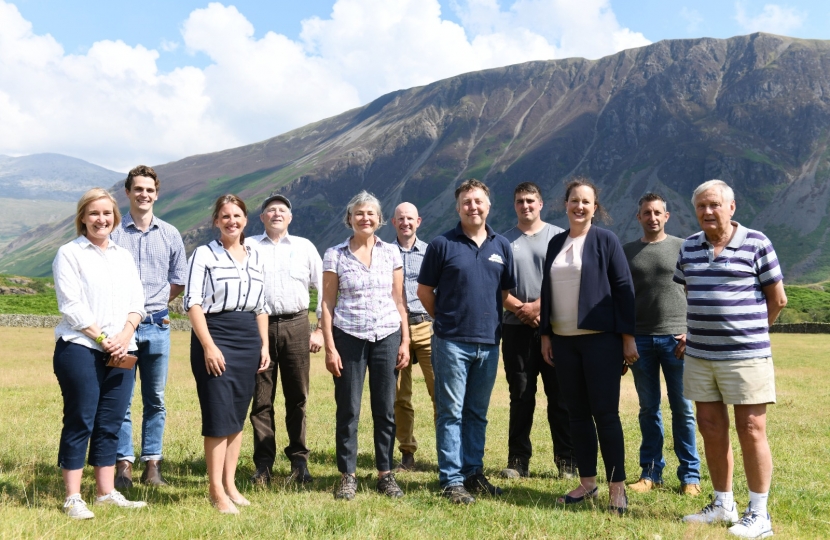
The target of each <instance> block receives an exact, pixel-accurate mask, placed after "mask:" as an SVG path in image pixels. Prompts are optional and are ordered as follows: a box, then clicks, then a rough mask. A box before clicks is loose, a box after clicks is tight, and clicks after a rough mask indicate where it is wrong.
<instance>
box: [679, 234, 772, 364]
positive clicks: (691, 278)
mask: <svg viewBox="0 0 830 540" xmlns="http://www.w3.org/2000/svg"><path fill="white" fill-rule="evenodd" d="M732 225H733V226H734V227H736V229H737V230H736V231H735V234H734V236H733V237H732V240H730V241H729V244H728V245H727V246H726V247H724V248H723V251H721V253H720V255H718V256H717V257H715V250H714V247H713V246H712V245H711V244H710V243H709V242H707V241H706V235H705V234H704V233H703V232H702V231H701V232H698V233H696V234H693V235H692V236H690V237H688V238H687V239H686V240H684V242H683V245H682V246H681V248H680V254H679V255H678V258H677V266H676V268H675V271H674V281H676V282H677V283H680V284H681V285H685V286H686V298H687V308H686V321H687V325H688V331H687V334H686V354H688V355H689V356H693V357H695V358H702V359H704V360H743V359H747V358H764V357H767V356H772V351H771V350H770V342H769V326H768V325H767V322H768V321H767V303H766V297H765V296H764V292H763V287H765V286H767V285H771V284H773V283H776V282H778V281H781V280H782V279H784V276H783V275H782V274H781V267H780V266H779V265H778V258H777V257H776V255H775V250H774V249H773V248H772V243H771V242H770V241H769V239H768V238H767V237H766V236H764V234H763V233H761V232H758V231H754V230H752V229H747V228H746V227H744V226H743V225H741V224H740V223H737V222H735V221H733V222H732Z"/></svg>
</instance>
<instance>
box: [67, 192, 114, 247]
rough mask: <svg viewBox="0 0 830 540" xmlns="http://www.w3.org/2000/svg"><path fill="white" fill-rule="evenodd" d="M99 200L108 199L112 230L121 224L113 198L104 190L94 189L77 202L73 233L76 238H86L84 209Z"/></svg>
mask: <svg viewBox="0 0 830 540" xmlns="http://www.w3.org/2000/svg"><path fill="white" fill-rule="evenodd" d="M99 199H109V201H110V202H111V203H112V214H113V217H114V219H113V222H112V228H113V229H115V228H116V227H118V225H120V224H121V210H119V209H118V203H117V202H115V197H113V196H112V194H111V193H110V192H109V191H107V190H106V189H104V188H99V187H95V188H92V189H90V190H89V191H87V192H86V193H84V194H83V195H82V196H81V199H80V200H79V201H78V208H77V211H76V212H75V232H76V233H77V234H78V236H86V223H84V215H85V214H86V207H87V206H89V205H90V203H93V202H95V201H97V200H99Z"/></svg>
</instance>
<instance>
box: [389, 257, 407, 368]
mask: <svg viewBox="0 0 830 540" xmlns="http://www.w3.org/2000/svg"><path fill="white" fill-rule="evenodd" d="M392 300H393V301H394V302H395V306H396V307H397V308H398V313H399V314H400V316H401V345H400V347H398V360H397V362H396V364H395V368H396V369H399V370H400V369H404V368H405V367H406V366H408V365H409V320H408V318H407V314H406V302H405V301H404V298H403V268H398V269H396V270H394V271H393V272H392Z"/></svg>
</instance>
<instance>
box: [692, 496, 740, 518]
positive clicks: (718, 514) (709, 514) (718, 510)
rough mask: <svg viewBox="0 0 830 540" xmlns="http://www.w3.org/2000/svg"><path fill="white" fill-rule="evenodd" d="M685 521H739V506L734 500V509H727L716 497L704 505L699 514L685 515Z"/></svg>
mask: <svg viewBox="0 0 830 540" xmlns="http://www.w3.org/2000/svg"><path fill="white" fill-rule="evenodd" d="M683 521H684V522H686V523H715V522H718V521H726V522H729V523H737V521H738V508H737V506H736V505H735V503H734V502H733V503H732V509H727V508H726V507H724V506H723V503H721V501H720V500H717V499H716V500H714V501H712V502H710V503H709V504H707V505H706V506H704V507H703V510H701V511H700V512H698V513H697V514H689V515H688V516H685V517H684V518H683Z"/></svg>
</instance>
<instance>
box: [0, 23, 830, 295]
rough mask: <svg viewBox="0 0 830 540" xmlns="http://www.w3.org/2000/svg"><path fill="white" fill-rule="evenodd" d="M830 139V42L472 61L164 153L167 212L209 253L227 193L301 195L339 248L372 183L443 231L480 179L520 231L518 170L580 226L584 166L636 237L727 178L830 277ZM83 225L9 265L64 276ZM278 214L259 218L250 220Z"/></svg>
mask: <svg viewBox="0 0 830 540" xmlns="http://www.w3.org/2000/svg"><path fill="white" fill-rule="evenodd" d="M829 140H830V41H817V40H801V39H793V38H788V37H782V36H774V35H769V34H753V35H750V36H740V37H734V38H730V39H726V40H720V39H709V38H703V39H688V40H672V41H661V42H659V43H655V44H653V45H649V46H647V47H642V48H638V49H631V50H627V51H622V52H620V53H618V54H615V55H612V56H608V57H605V58H601V59H599V60H586V59H581V58H570V59H564V60H551V61H540V62H529V63H525V64H520V65H515V66H508V67H504V68H499V69H491V70H486V71H481V72H475V73H467V74H464V75H459V76H457V77H452V78H449V79H445V80H442V81H438V82H436V83H433V84H430V85H427V86H423V87H418V88H412V89H409V90H401V91H397V92H393V93H391V94H387V95H385V96H383V97H381V98H378V99H377V100H375V101H373V102H372V103H370V104H368V105H366V106H365V107H361V108H358V109H354V110H351V111H347V112H345V113H343V114H341V115H339V116H336V117H333V118H329V119H326V120H322V121H320V122H316V123H314V124H310V125H308V126H305V127H303V128H300V129H297V130H294V131H291V132H289V133H285V134H283V135H280V136H278V137H275V138H273V139H269V140H267V141H263V142H260V143H257V144H252V145H249V146H244V147H241V148H235V149H232V150H226V151H223V152H216V153H213V154H205V155H198V156H192V157H188V158H185V159H182V160H180V161H177V162H173V163H168V164H165V165H160V166H158V167H156V170H157V171H158V172H159V175H160V178H161V180H162V189H161V198H160V200H159V202H158V204H157V207H158V214H159V215H160V216H161V217H162V218H164V219H167V220H169V221H171V222H172V223H174V224H175V225H176V226H178V227H179V228H180V229H181V230H182V231H184V236H185V240H186V243H187V244H188V248H189V249H191V248H192V247H193V246H195V245H196V244H198V243H201V242H204V241H205V240H206V239H207V238H209V237H211V235H212V232H211V230H210V219H209V213H210V205H211V203H212V202H213V200H215V198H216V197H217V196H218V195H220V194H222V193H226V192H233V193H237V194H239V195H240V196H242V197H243V198H244V199H245V200H246V201H247V202H248V203H249V207H251V208H252V209H254V214H255V213H256V208H257V206H258V205H259V203H260V202H261V201H262V200H264V198H265V197H266V196H268V195H269V194H271V193H275V192H280V193H284V194H285V195H287V196H288V197H290V198H291V200H292V202H293V204H294V221H293V224H292V229H291V230H292V233H294V234H298V235H302V236H306V237H308V238H310V239H311V240H312V241H313V242H314V243H315V244H316V245H317V247H318V248H319V249H320V251H321V252H322V251H323V250H324V249H325V248H326V247H328V246H331V245H333V244H335V243H336V242H339V241H342V240H343V239H344V238H345V237H346V236H347V234H348V231H347V230H346V229H344V228H343V225H342V224H341V216H342V212H343V210H344V207H345V204H346V202H347V201H348V199H349V198H350V197H351V196H352V195H354V194H355V193H356V192H357V191H359V190H360V189H367V190H369V191H371V192H374V193H375V194H376V195H378V196H379V197H380V198H381V199H382V201H383V203H384V210H385V212H387V213H391V212H392V210H393V209H394V207H395V205H396V204H398V203H399V202H400V201H402V200H408V201H411V202H413V203H415V204H416V205H418V206H419V208H420V209H421V214H422V216H423V217H424V224H423V226H422V229H421V231H422V233H423V234H422V236H423V237H425V238H427V239H429V238H431V237H432V236H434V235H435V234H437V233H438V232H441V231H443V230H446V229H447V228H449V227H451V226H453V225H454V224H455V222H456V221H457V215H456V214H455V210H454V201H453V198H452V192H453V190H454V188H455V187H456V185H457V184H458V183H459V182H460V181H462V180H463V179H465V178H468V177H476V178H479V179H481V180H484V181H485V182H486V183H487V184H488V185H489V186H490V187H491V189H492V191H493V208H492V211H491V219H490V223H491V224H492V225H493V226H494V228H495V229H496V230H502V231H503V230H506V229H507V228H509V227H510V226H511V225H512V224H513V223H514V221H515V214H514V212H513V207H512V191H513V188H514V186H515V185H516V184H517V183H519V182H522V181H527V180H532V181H534V182H537V183H538V184H540V185H541V186H542V187H543V193H544V196H545V198H546V206H545V213H544V214H543V215H544V217H545V218H546V219H548V220H549V221H552V222H553V223H557V224H559V225H563V224H564V223H565V217H564V214H563V212H562V202H561V199H562V196H563V191H562V183H563V181H564V180H565V179H566V178H568V177H569V176H571V175H574V174H583V175H587V176H589V177H591V178H592V179H594V181H595V182H596V183H597V184H598V185H599V186H600V188H601V189H602V195H601V200H602V202H603V203H604V204H605V205H606V206H607V208H608V210H609V212H610V214H611V215H612V216H613V218H614V223H613V225H611V226H610V228H611V229H613V230H614V231H615V232H617V234H618V235H619V236H620V237H621V239H622V240H624V241H627V240H631V239H634V238H636V237H637V236H638V235H639V228H638V225H637V223H636V221H635V219H634V213H635V210H636V207H635V206H636V201H637V199H638V198H639V197H640V195H642V193H643V192H645V191H648V190H655V191H659V192H661V193H662V194H663V195H664V196H665V197H666V198H667V199H668V200H669V202H670V205H669V209H670V211H671V213H672V217H671V220H670V221H669V224H668V230H669V232H670V233H672V234H676V235H679V236H685V235H687V234H690V233H692V232H694V231H695V230H696V229H697V222H696V220H695V217H694V214H693V212H692V208H691V204H690V202H689V198H690V196H691V192H692V190H693V189H694V187H695V186H696V185H698V184H699V183H700V182H702V181H704V180H707V179H710V178H721V179H723V180H726V181H727V182H729V183H730V184H731V185H733V186H734V188H735V190H736V193H737V203H738V211H737V214H736V219H738V220H739V221H740V222H742V223H743V224H745V225H748V226H752V227H755V228H759V229H762V230H763V231H765V232H766V233H767V234H768V235H769V236H770V237H771V238H772V239H773V242H774V243H775V246H776V249H777V250H778V252H779V256H780V257H781V259H782V261H783V264H784V269H785V274H786V277H787V280H788V282H798V281H801V282H816V281H821V280H824V279H827V278H828V277H830V244H828V241H830V238H828V230H829V228H830V217H828V203H830V149H829V148H828V141H829ZM116 193H117V196H119V197H121V199H120V200H121V201H122V202H124V203H126V200H125V199H124V197H123V190H122V189H120V188H116ZM125 206H126V204H125ZM70 223H71V221H70V220H67V221H66V222H65V223H64V224H62V225H61V226H58V227H55V226H44V227H42V228H41V229H40V230H36V231H32V232H30V233H27V234H26V235H24V236H22V237H21V238H18V239H17V240H15V241H14V242H13V243H12V244H10V245H9V246H8V247H7V248H6V250H5V251H4V252H3V253H2V256H1V257H0V271H2V272H14V273H18V274H27V275H44V274H47V273H48V272H49V264H50V263H51V259H52V257H53V255H54V252H55V250H56V249H57V247H58V245H59V244H60V243H61V242H64V241H66V240H68V239H69V238H70V237H71V230H70V226H69V224H70ZM61 227H63V228H61ZM261 227H262V226H261V224H260V223H259V220H258V219H257V217H256V216H255V215H252V216H251V219H250V225H249V232H258V231H261ZM393 234H394V232H393V230H392V228H391V227H389V226H387V227H384V228H383V229H381V232H380V235H381V236H382V237H384V238H387V239H389V238H391V237H392V236H393Z"/></svg>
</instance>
